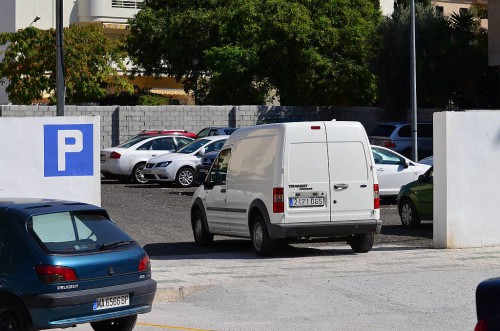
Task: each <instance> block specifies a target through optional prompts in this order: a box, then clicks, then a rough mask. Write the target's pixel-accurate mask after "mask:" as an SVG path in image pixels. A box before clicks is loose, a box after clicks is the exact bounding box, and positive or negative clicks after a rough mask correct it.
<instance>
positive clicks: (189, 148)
mask: <svg viewBox="0 0 500 331" xmlns="http://www.w3.org/2000/svg"><path fill="white" fill-rule="evenodd" d="M210 141H211V140H210V139H198V140H195V141H193V142H192V143H190V144H187V145H186V146H184V147H182V148H181V149H179V150H178V151H177V153H182V154H191V153H194V152H196V151H197V150H199V149H200V148H201V147H203V146H205V145H206V144H208V143H209V142H210Z"/></svg>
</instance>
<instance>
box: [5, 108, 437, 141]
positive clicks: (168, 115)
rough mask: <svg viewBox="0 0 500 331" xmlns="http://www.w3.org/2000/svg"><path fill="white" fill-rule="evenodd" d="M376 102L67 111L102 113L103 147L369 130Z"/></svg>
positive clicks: (28, 111) (377, 116)
mask: <svg viewBox="0 0 500 331" xmlns="http://www.w3.org/2000/svg"><path fill="white" fill-rule="evenodd" d="M435 111H436V110H433V109H432V110H425V109H424V110H419V115H418V120H419V121H420V120H432V114H433V113H434V112H435ZM384 113H385V112H384V110H383V109H382V108H375V107H286V106H185V105H180V106H69V105H68V106H66V107H65V111H64V115H65V116H99V117H100V122H101V148H106V147H110V146H115V145H117V144H119V143H121V142H124V141H126V140H127V139H129V138H130V137H131V136H133V135H135V134H137V133H139V132H141V131H143V130H161V129H184V130H188V131H191V132H194V133H197V132H198V131H200V130H201V129H203V128H204V127H207V126H231V127H244V126H252V125H256V124H266V123H275V122H282V121H288V122H290V121H310V120H323V121H330V120H332V119H336V120H338V121H359V122H361V123H362V124H363V125H364V127H365V129H366V131H367V132H370V131H371V129H373V127H375V125H376V124H377V123H378V122H381V121H382V119H383V118H384ZM40 116H56V107H55V106H38V105H35V106H13V105H4V106H1V105H0V117H40Z"/></svg>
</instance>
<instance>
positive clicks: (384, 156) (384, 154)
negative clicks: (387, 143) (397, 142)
mask: <svg viewBox="0 0 500 331" xmlns="http://www.w3.org/2000/svg"><path fill="white" fill-rule="evenodd" d="M372 153H373V159H374V160H375V164H404V161H403V159H402V158H400V157H399V156H397V155H396V154H394V153H391V152H389V151H386V150H385V149H379V148H376V147H372Z"/></svg>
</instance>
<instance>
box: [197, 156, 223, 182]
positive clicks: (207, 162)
mask: <svg viewBox="0 0 500 331" xmlns="http://www.w3.org/2000/svg"><path fill="white" fill-rule="evenodd" d="M219 152H220V151H215V152H209V153H205V155H203V157H202V158H201V164H200V165H198V166H197V167H196V175H195V178H196V180H197V182H198V184H201V183H203V182H204V181H205V178H206V177H207V174H208V171H209V170H210V167H211V166H212V163H214V160H215V158H216V157H217V155H219Z"/></svg>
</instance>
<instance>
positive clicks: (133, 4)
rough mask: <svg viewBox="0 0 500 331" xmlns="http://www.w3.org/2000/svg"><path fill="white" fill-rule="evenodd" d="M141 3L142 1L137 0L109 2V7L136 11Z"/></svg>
mask: <svg viewBox="0 0 500 331" xmlns="http://www.w3.org/2000/svg"><path fill="white" fill-rule="evenodd" d="M141 3H142V1H137V0H111V7H113V8H130V9H138V8H139V6H140V4H141Z"/></svg>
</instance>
